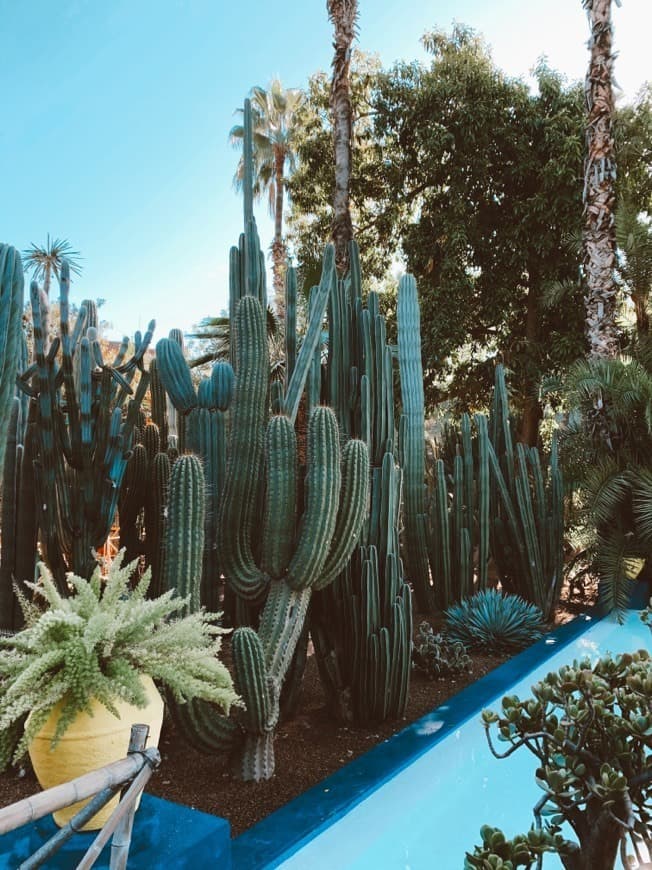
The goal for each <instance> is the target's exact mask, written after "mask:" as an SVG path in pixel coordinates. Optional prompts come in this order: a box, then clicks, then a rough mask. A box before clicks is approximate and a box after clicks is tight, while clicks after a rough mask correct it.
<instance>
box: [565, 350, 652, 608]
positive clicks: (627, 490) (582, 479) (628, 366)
mask: <svg viewBox="0 0 652 870" xmlns="http://www.w3.org/2000/svg"><path fill="white" fill-rule="evenodd" d="M649 342H650V338H649V335H644V336H639V337H638V338H637V340H636V341H634V343H633V345H632V355H631V356H622V357H620V358H617V359H612V360H598V359H589V360H582V361H580V362H578V363H576V364H575V365H574V366H573V367H571V368H570V369H569V371H568V373H567V375H566V378H565V380H564V386H563V389H564V399H565V402H566V403H567V405H568V406H569V407H570V408H571V409H573V410H572V411H571V413H570V414H569V415H568V418H567V422H566V423H565V425H564V426H563V427H562V429H561V442H560V445H561V450H562V453H563V457H564V467H565V469H566V470H567V475H568V478H569V479H570V481H571V484H572V485H573V489H574V505H575V523H576V524H577V526H578V527H579V528H580V530H581V531H582V535H583V543H584V545H585V546H586V548H587V551H588V556H589V560H590V562H591V563H592V565H593V567H594V570H596V572H597V573H598V575H599V578H600V593H601V596H602V600H603V602H604V604H605V606H606V607H607V608H608V609H609V610H615V611H616V612H617V614H619V615H621V614H622V613H623V612H624V610H625V609H626V608H627V605H628V601H629V595H630V592H631V586H632V580H633V579H634V578H635V577H636V576H637V575H638V573H639V572H640V570H641V568H642V566H643V563H644V561H645V560H646V559H648V558H649V557H650V555H652V540H651V539H650V535H649V532H650V509H651V505H652V478H651V477H650V456H651V455H652V430H651V428H650V426H651V424H652V376H651V374H650V372H652V359H651V358H650V356H649Z"/></svg>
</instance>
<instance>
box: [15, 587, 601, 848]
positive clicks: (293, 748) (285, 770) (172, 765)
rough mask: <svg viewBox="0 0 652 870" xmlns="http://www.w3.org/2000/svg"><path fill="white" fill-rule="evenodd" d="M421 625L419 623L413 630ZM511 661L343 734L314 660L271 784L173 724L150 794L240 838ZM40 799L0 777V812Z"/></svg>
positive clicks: (26, 786) (415, 697) (31, 784)
mask: <svg viewBox="0 0 652 870" xmlns="http://www.w3.org/2000/svg"><path fill="white" fill-rule="evenodd" d="M591 592H594V590H591ZM590 598H593V595H590ZM587 603H590V600H589V601H588V602H586V601H585V602H582V601H578V602H577V603H576V604H573V605H565V606H564V607H562V608H561V609H560V612H559V613H558V615H557V619H556V624H561V623H563V622H567V621H568V620H569V619H571V618H572V617H573V616H575V615H576V614H577V613H579V612H580V611H581V610H582V609H584V607H586V604H587ZM431 621H433V620H431ZM434 622H435V623H437V622H438V620H435V621H434ZM418 624H419V617H418V615H417V617H416V618H415V625H418ZM508 658H509V656H508V655H504V654H502V655H501V654H493V655H489V654H474V655H473V656H472V660H473V672H472V673H471V674H463V675H457V676H455V677H454V678H447V679H442V680H436V681H428V680H427V679H425V678H424V677H422V676H421V675H419V674H418V673H416V672H415V673H414V675H413V679H412V682H411V687H410V699H409V703H408V708H407V711H406V715H405V716H404V717H403V718H402V719H400V720H398V721H394V722H386V723H383V724H380V725H374V726H371V727H365V728H361V727H354V726H349V727H344V726H343V725H340V724H339V723H338V722H337V721H336V720H335V719H333V718H332V717H331V716H330V715H329V712H328V710H327V709H326V707H325V706H324V697H323V693H322V689H321V685H320V682H319V678H318V675H317V668H316V665H315V662H314V658H312V657H310V658H309V659H308V664H307V667H306V673H305V677H304V682H303V687H302V698H301V703H300V706H299V710H300V712H299V714H298V715H297V716H296V717H295V718H294V719H293V720H292V721H289V722H285V723H284V724H282V725H281V726H280V727H279V729H278V732H277V737H276V743H275V753H276V770H277V773H276V775H275V776H274V777H273V779H271V780H270V781H269V782H263V783H242V782H239V781H236V780H234V779H233V778H232V777H231V775H230V773H229V772H228V770H227V769H225V767H224V765H223V764H221V763H220V759H218V758H213V757H209V756H205V755H201V754H200V753H198V752H196V751H195V750H194V749H192V748H191V747H189V746H188V745H187V744H186V743H185V742H184V741H183V740H182V739H180V738H179V736H178V735H177V734H176V733H175V730H174V725H173V723H172V722H171V721H169V720H167V721H166V723H165V725H164V727H163V733H162V736H161V754H162V758H163V763H162V765H161V768H160V769H159V771H158V772H157V774H156V775H155V776H154V777H153V778H152V780H150V785H149V787H148V790H149V791H151V792H152V793H153V794H156V795H159V796H160V797H164V798H167V799H168V800H172V801H177V802H178V803H181V804H186V805H188V806H191V807H194V808H195V809H199V810H203V811H204V812H207V813H213V814H216V815H219V816H223V817H225V818H227V819H228V820H229V821H230V822H231V826H232V833H233V835H234V836H236V835H237V834H240V833H242V831H244V830H246V829H247V828H249V827H251V825H253V824H255V823H256V822H258V821H260V819H262V818H264V817H265V816H267V815H269V814H270V813H271V812H273V811H274V810H276V809H278V808H279V807H281V806H283V804H285V803H287V802H288V801H289V800H291V799H292V798H294V797H296V796H297V795H299V794H301V793H302V792H304V791H306V790H307V789H308V788H310V787H311V786H313V785H315V784H316V783H318V782H319V781H320V780H322V779H324V777H326V776H328V775H329V774H331V773H333V772H334V771H336V770H337V769H338V768H340V767H342V765H344V764H346V763H347V762H349V761H351V760H352V759H354V758H356V757H357V756H359V755H362V753H364V752H366V751H367V750H368V749H371V747H373V746H374V745H376V744H377V743H381V742H382V741H383V740H386V739H387V738H388V737H390V736H391V735H392V734H394V733H395V732H397V731H400V730H401V729H402V728H404V727H405V726H406V725H407V724H408V723H410V722H413V721H415V720H416V719H418V718H420V717H421V716H423V715H424V714H426V713H428V712H429V711H430V710H432V709H433V708H435V707H437V706H438V705H439V704H441V703H443V702H444V701H445V700H446V699H447V698H449V697H450V696H451V695H454V694H455V693H457V692H459V691H460V690H461V689H463V688H464V687H465V686H467V685H469V684H470V683H472V682H474V681H475V680H477V679H479V678H480V677H482V676H484V675H485V674H487V673H488V672H489V671H491V670H493V668H495V667H497V666H498V665H500V664H502V663H503V662H504V661H506V660H507V659H508ZM36 791H38V784H37V782H36V780H35V779H34V776H33V774H32V773H31V771H26V772H23V773H22V775H17V774H16V773H9V774H4V775H1V776H0V805H6V804H9V803H12V802H14V801H16V800H20V799H21V798H23V797H26V796H27V795H30V794H33V793H34V792H36Z"/></svg>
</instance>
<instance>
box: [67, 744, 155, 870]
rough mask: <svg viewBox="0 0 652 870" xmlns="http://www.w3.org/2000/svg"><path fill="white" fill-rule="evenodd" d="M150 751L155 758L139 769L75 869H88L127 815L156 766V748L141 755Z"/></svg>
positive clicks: (143, 755) (144, 754)
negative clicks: (153, 753)
mask: <svg viewBox="0 0 652 870" xmlns="http://www.w3.org/2000/svg"><path fill="white" fill-rule="evenodd" d="M150 752H155V753H156V758H155V759H153V760H152V762H150V763H148V764H145V766H144V767H143V768H142V769H141V771H140V773H139V774H138V776H137V777H136V778H135V779H134V781H133V782H132V783H131V785H130V786H129V788H128V789H127V793H126V794H125V796H124V797H123V799H122V800H121V801H120V803H119V804H118V806H117V807H116V808H115V810H114V811H113V814H112V816H111V818H110V819H109V820H108V822H107V823H106V824H105V825H104V827H103V828H102V830H101V831H100V832H99V834H98V835H97V837H96V838H95V839H94V840H93V842H92V843H91V845H90V847H89V849H88V851H87V852H86V854H85V855H84V857H83V858H82V859H81V861H80V862H79V864H78V865H77V868H76V870H90V868H91V867H92V866H93V865H94V864H95V862H96V861H97V859H98V858H99V857H100V853H101V851H102V849H103V848H104V847H105V846H106V844H107V843H108V842H109V839H110V837H111V835H112V834H113V832H114V831H115V830H116V828H117V827H118V825H120V824H121V822H122V820H123V818H124V817H125V816H126V815H127V813H129V812H130V811H131V809H132V805H133V804H134V803H135V801H136V799H137V797H138V795H139V794H140V793H141V791H142V790H143V788H144V787H145V785H146V783H147V780H148V779H149V778H150V776H151V775H152V773H153V772H154V770H153V768H154V766H156V765H157V763H158V758H159V754H158V750H153V749H148V750H146V751H145V752H144V753H143V754H142V756H141V757H143V758H144V757H145V756H146V755H147V753H150ZM150 764H152V766H150Z"/></svg>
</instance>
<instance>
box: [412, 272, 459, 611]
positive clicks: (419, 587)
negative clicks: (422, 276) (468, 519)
mask: <svg viewBox="0 0 652 870" xmlns="http://www.w3.org/2000/svg"><path fill="white" fill-rule="evenodd" d="M396 320H397V324H398V361H399V373H400V376H401V400H402V403H403V413H402V415H401V422H400V428H399V447H400V454H401V466H402V468H403V476H404V482H405V512H404V517H405V538H404V541H403V557H404V559H405V563H406V566H407V571H408V576H409V578H410V580H411V581H412V585H413V587H414V591H415V594H416V597H417V601H418V602H419V607H420V608H421V610H430V609H432V605H433V603H434V595H433V587H432V585H431V582H430V572H429V570H428V546H427V537H426V505H425V484H424V478H425V472H426V463H425V404H424V397H423V366H422V364H421V317H420V314H419V300H418V297H417V283H416V281H415V280H414V278H413V277H412V275H404V276H403V277H402V278H401V280H400V281H399V285H398V304H397V310H396ZM468 546H469V548H470V546H471V542H470V540H469V542H468Z"/></svg>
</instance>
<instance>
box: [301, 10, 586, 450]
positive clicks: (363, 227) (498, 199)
mask: <svg viewBox="0 0 652 870" xmlns="http://www.w3.org/2000/svg"><path fill="white" fill-rule="evenodd" d="M424 44H425V45H426V47H427V48H428V50H429V51H430V52H431V53H432V61H431V62H430V64H429V65H424V64H420V63H416V62H414V63H399V64H397V65H395V66H394V67H392V68H391V69H389V70H385V71H383V70H381V69H379V65H378V63H377V62H374V61H373V60H372V59H369V58H366V57H361V56H359V55H358V57H357V60H356V63H355V64H354V72H353V104H354V119H355V123H354V143H355V147H354V165H353V180H352V191H351V198H352V204H353V209H352V211H353V216H354V225H355V230H356V235H357V238H358V241H359V242H360V247H361V250H362V252H363V266H364V267H365V269H366V270H367V274H368V276H369V277H371V278H376V279H379V278H381V276H382V275H383V274H385V273H386V271H387V269H388V267H389V266H390V265H391V263H392V260H393V259H395V258H396V256H397V255H398V254H399V253H402V254H403V256H404V258H405V261H406V264H407V267H408V269H409V270H410V271H411V272H413V273H414V274H415V276H416V278H417V283H418V286H419V292H420V301H421V310H422V315H421V317H422V321H421V322H422V342H423V363H424V368H425V371H426V401H427V404H428V406H429V407H431V408H432V407H433V405H434V404H436V403H437V402H438V401H439V400H440V399H441V398H442V397H443V396H444V395H445V396H446V397H447V398H453V399H458V400H459V402H460V404H462V405H465V406H471V407H473V406H478V405H480V404H481V403H482V399H481V397H483V396H486V395H488V394H489V392H490V383H491V379H492V368H493V359H494V358H495V357H496V356H497V355H499V356H500V357H501V358H502V359H503V361H504V362H505V363H506V364H507V365H508V366H509V367H510V368H511V369H512V371H513V375H512V378H511V381H512V383H513V384H515V385H516V395H515V397H514V398H515V400H516V403H517V406H519V405H520V408H521V410H525V411H527V410H528V408H530V416H531V417H532V418H533V419H534V421H535V422H536V418H537V417H538V415H539V413H540V412H539V411H538V408H537V402H536V389H537V385H538V383H539V380H540V377H541V374H542V373H544V372H545V373H550V372H553V371H555V369H556V368H557V367H559V366H561V365H564V364H565V363H567V362H569V361H571V360H573V359H575V358H576V357H577V356H579V355H580V354H581V352H582V350H583V334H582V330H583V325H582V304H581V298H580V291H579V288H577V284H576V280H575V279H576V278H577V272H578V268H579V251H578V250H577V247H576V246H575V245H573V244H569V243H568V240H569V239H572V238H573V237H576V236H577V235H578V233H579V230H580V227H581V213H582V205H581V194H582V132H583V130H582V112H583V109H582V92H581V88H580V87H579V86H578V85H573V86H568V85H567V84H566V83H565V82H564V81H563V79H562V78H561V76H559V75H558V74H557V73H555V72H554V71H553V70H551V69H549V68H548V67H547V66H546V65H545V63H540V64H539V66H538V67H537V70H536V78H537V83H538V93H534V94H533V93H531V92H530V91H529V89H528V87H527V85H526V84H525V83H524V82H523V81H520V80H515V79H510V78H508V77H507V76H505V75H504V74H503V73H502V72H501V71H500V70H499V69H498V68H497V67H496V66H495V64H494V62H493V60H492V58H491V55H490V53H489V50H488V48H487V46H486V45H485V44H484V42H483V41H482V40H481V39H480V38H479V37H478V36H477V35H476V34H475V33H474V32H473V31H471V30H469V29H468V28H465V27H462V26H456V27H455V28H454V29H453V31H452V33H451V34H445V33H443V32H440V31H433V32H432V33H429V34H427V35H426V36H425V37H424ZM325 97H326V95H325V78H322V77H321V76H319V75H317V76H314V77H313V78H312V79H311V82H310V90H309V97H308V100H307V102H306V104H305V107H304V112H305V115H304V118H305V119H306V124H305V127H304V129H303V133H302V138H301V141H300V143H299V146H298V151H299V157H300V166H299V169H298V171H297V173H296V174H295V176H294V177H293V179H292V182H291V185H292V190H293V202H294V206H293V213H292V219H291V226H292V231H291V235H292V237H293V241H294V246H295V250H296V251H297V253H298V254H299V259H300V260H301V259H302V258H303V256H305V255H306V254H307V255H308V256H307V257H306V259H307V261H308V262H310V261H311V258H314V256H315V254H316V252H317V251H318V250H319V245H317V244H316V238H317V237H319V236H321V238H322V239H323V238H324V237H325V236H324V235H323V228H324V227H325V226H327V225H328V222H329V211H328V202H329V193H330V189H329V185H330V179H329V178H327V177H326V176H325V175H324V174H323V173H321V172H320V171H319V166H320V164H321V163H322V162H323V161H324V158H325V155H326V151H325V149H326V148H327V147H328V145H327V143H328V141H329V140H328V136H329V132H328V119H327V116H326V112H325V107H326V105H327V103H326V102H325ZM308 178H309V179H310V185H308V184H307V180H308ZM311 213H312V215H313V216H312V217H309V215H310V214H311ZM399 240H402V241H401V242H400V243H399ZM551 285H555V286H557V288H559V287H560V286H561V287H564V288H566V289H568V288H571V287H572V289H571V290H569V292H566V293H559V292H558V293H557V294H556V297H555V301H556V304H555V305H554V306H552V307H548V306H546V304H545V303H546V299H547V294H548V292H549V288H550V286H551ZM519 399H520V402H519ZM535 428H536V427H535ZM525 434H526V435H528V433H525ZM531 437H532V435H531V434H530V435H529V436H528V440H530V439H531Z"/></svg>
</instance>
